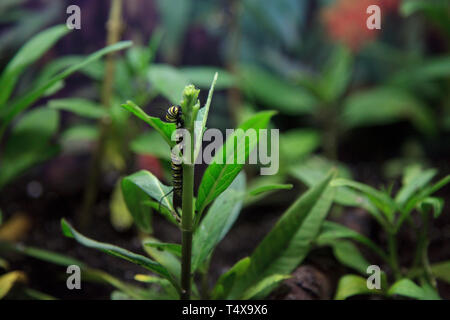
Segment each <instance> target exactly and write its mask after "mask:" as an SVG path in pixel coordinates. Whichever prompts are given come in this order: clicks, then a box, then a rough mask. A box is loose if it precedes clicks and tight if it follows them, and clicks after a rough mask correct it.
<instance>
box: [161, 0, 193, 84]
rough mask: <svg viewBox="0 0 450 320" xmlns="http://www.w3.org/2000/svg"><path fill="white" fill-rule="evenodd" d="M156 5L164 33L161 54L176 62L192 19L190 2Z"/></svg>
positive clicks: (170, 1) (165, 1)
mask: <svg viewBox="0 0 450 320" xmlns="http://www.w3.org/2000/svg"><path fill="white" fill-rule="evenodd" d="M156 5H157V8H158V13H159V15H160V17H161V21H162V25H163V31H164V36H163V39H162V44H161V50H162V53H163V55H164V56H165V57H167V60H169V61H170V62H176V60H177V59H178V57H179V52H180V49H181V48H180V47H181V41H182V40H183V38H184V37H183V36H184V33H185V32H186V30H187V29H188V24H189V21H190V19H191V17H192V12H191V11H192V0H185V1H178V0H157V1H156ZM180 92H182V90H181V91H180Z"/></svg>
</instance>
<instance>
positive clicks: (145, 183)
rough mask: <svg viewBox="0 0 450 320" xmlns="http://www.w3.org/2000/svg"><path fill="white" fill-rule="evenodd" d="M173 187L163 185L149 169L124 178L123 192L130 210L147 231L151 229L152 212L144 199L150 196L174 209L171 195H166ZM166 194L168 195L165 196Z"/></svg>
mask: <svg viewBox="0 0 450 320" xmlns="http://www.w3.org/2000/svg"><path fill="white" fill-rule="evenodd" d="M170 191H171V188H169V187H167V186H165V185H163V184H162V183H161V182H160V181H159V180H158V178H157V177H155V176H154V175H153V174H151V173H150V172H148V171H145V170H141V171H138V172H136V173H134V174H132V175H130V176H127V177H125V178H123V179H122V192H123V196H124V199H125V203H126V204H127V207H128V210H130V213H131V215H132V216H133V219H134V221H135V223H136V225H137V226H138V227H140V228H141V229H142V230H144V231H146V232H150V231H151V224H150V212H149V208H148V206H147V205H146V204H145V203H144V201H146V200H148V199H149V197H150V198H152V199H154V200H156V201H157V202H159V201H160V200H161V199H163V198H164V199H163V200H162V201H161V206H165V207H166V208H168V209H169V210H173V206H172V201H171V197H170V196H166V195H167V194H168V193H169V192H170ZM165 196H166V197H165Z"/></svg>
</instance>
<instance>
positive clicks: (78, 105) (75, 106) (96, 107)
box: [48, 98, 108, 119]
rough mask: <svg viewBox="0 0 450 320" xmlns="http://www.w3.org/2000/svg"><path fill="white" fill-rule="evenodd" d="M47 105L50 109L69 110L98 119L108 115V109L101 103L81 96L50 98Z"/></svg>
mask: <svg viewBox="0 0 450 320" xmlns="http://www.w3.org/2000/svg"><path fill="white" fill-rule="evenodd" d="M48 106H49V107H50V108H52V109H59V110H64V111H69V112H72V113H75V114H77V115H79V116H81V117H85V118H91V119H100V118H103V117H105V116H107V115H108V111H107V110H106V109H105V108H103V107H102V105H100V104H98V103H95V102H92V101H90V100H86V99H81V98H67V99H57V100H50V102H49V103H48Z"/></svg>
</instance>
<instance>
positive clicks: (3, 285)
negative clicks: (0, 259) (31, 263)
mask: <svg viewBox="0 0 450 320" xmlns="http://www.w3.org/2000/svg"><path fill="white" fill-rule="evenodd" d="M25 281H26V276H25V273H23V272H22V271H12V272H8V273H6V274H3V275H1V276H0V299H3V298H4V297H5V296H6V295H7V294H8V292H9V291H10V290H11V289H12V287H13V286H14V284H15V283H16V282H25Z"/></svg>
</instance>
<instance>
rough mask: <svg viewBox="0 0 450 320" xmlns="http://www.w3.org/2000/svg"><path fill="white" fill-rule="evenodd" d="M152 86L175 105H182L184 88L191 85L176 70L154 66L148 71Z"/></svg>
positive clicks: (164, 66)
mask: <svg viewBox="0 0 450 320" xmlns="http://www.w3.org/2000/svg"><path fill="white" fill-rule="evenodd" d="M148 80H149V81H150V83H151V84H152V86H153V87H154V88H155V89H156V90H157V91H158V92H159V93H161V94H162V95H163V96H164V97H165V98H166V99H167V100H169V101H170V102H171V103H173V104H176V105H178V104H180V102H181V99H182V98H183V97H182V94H183V90H184V88H185V87H186V86H187V85H188V84H189V81H188V79H187V78H186V77H185V75H184V74H183V73H182V72H180V71H178V70H177V69H176V68H174V67H172V66H169V65H164V64H154V65H152V66H151V68H150V69H149V71H148Z"/></svg>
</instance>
